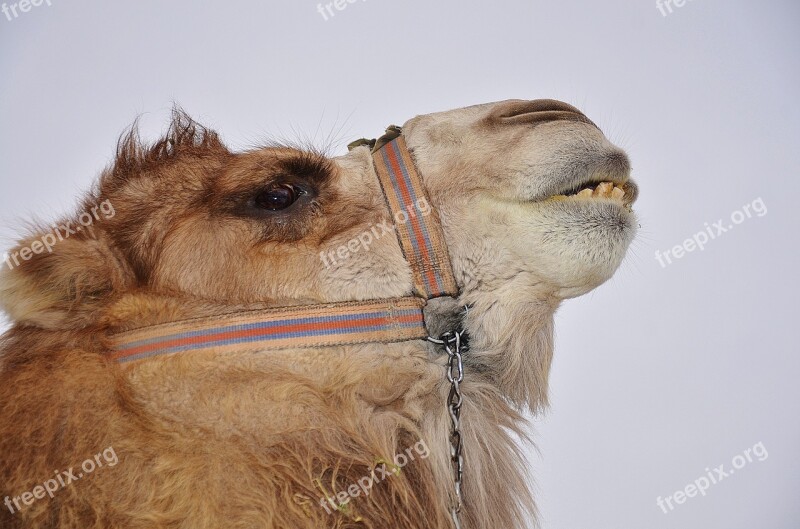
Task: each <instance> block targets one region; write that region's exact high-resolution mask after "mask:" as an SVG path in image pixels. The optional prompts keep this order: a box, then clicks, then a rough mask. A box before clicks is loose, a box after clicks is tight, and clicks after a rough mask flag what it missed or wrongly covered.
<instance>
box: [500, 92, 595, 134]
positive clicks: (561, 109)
mask: <svg viewBox="0 0 800 529" xmlns="http://www.w3.org/2000/svg"><path fill="white" fill-rule="evenodd" d="M491 118H492V119H493V120H494V121H496V122H500V123H504V124H540V123H546V122H549V121H577V122H581V123H587V124H589V125H592V126H594V127H596V126H597V125H595V124H594V123H593V122H592V121H591V120H590V119H589V118H588V117H586V115H585V114H584V113H583V112H581V111H580V110H578V109H577V108H575V107H574V106H572V105H569V104H567V103H564V102H563V101H557V100H555V99H535V100H533V101H519V100H516V101H506V102H504V103H501V104H499V105H497V107H495V109H494V110H493V111H492V115H491Z"/></svg>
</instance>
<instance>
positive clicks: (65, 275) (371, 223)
mask: <svg viewBox="0 0 800 529" xmlns="http://www.w3.org/2000/svg"><path fill="white" fill-rule="evenodd" d="M403 136H404V140H405V143H406V144H407V146H408V152H407V153H406V151H403V153H404V156H405V155H406V154H407V155H408V156H409V157H410V158H411V159H412V161H413V164H414V165H415V166H416V168H417V170H418V172H419V174H420V175H421V178H422V181H423V185H424V188H425V191H426V196H416V195H415V196H416V200H415V201H413V204H412V202H411V201H408V203H407V204H405V205H404V207H406V206H407V207H408V210H407V211H398V210H397V208H394V209H390V208H389V207H388V206H387V196H388V193H387V194H384V192H383V188H382V187H381V182H384V184H383V185H384V186H386V183H385V179H381V178H380V177H381V176H385V175H384V173H383V172H382V166H380V165H379V164H378V165H376V163H375V162H374V160H375V159H377V158H373V153H372V152H371V149H370V147H369V146H360V147H355V148H353V149H352V150H351V151H350V152H349V153H348V154H346V155H343V156H339V157H330V156H326V155H324V154H322V153H320V152H316V151H314V150H309V149H301V148H294V147H287V146H267V147H264V148H259V149H254V150H250V151H246V152H232V151H231V150H229V149H228V148H227V147H226V146H225V145H224V144H223V143H222V142H221V141H220V139H219V138H218V136H217V135H216V134H215V133H214V132H212V131H210V130H207V129H205V128H203V127H201V126H200V125H198V124H196V123H195V122H194V121H192V120H191V119H190V118H189V117H187V116H186V115H185V114H184V113H182V112H176V113H175V116H174V119H173V121H172V124H171V127H170V130H169V132H168V133H167V134H166V136H165V137H164V138H162V139H161V140H159V141H158V142H156V143H155V144H154V145H152V146H143V145H142V143H141V142H140V141H139V139H138V138H137V135H136V133H135V129H134V130H133V131H132V132H131V133H129V134H127V135H126V136H124V137H123V138H122V140H121V141H120V144H119V147H118V152H117V156H116V159H115V161H114V162H113V164H112V165H111V166H110V167H109V168H108V169H107V170H105V171H104V172H103V174H102V176H101V178H100V180H99V182H98V184H97V186H96V188H95V189H94V190H93V191H92V192H91V193H90V194H89V195H88V196H87V197H86V199H85V200H84V201H83V203H82V205H81V206H80V208H79V209H78V211H77V212H76V213H75V214H74V215H72V216H69V217H66V218H64V219H62V220H61V221H59V222H57V223H56V224H55V225H54V226H52V227H51V226H46V227H42V228H41V229H40V230H39V231H38V232H37V233H33V234H31V235H30V236H29V237H28V238H27V239H25V240H22V241H20V243H19V245H18V246H17V247H16V248H14V249H12V250H11V251H10V253H9V254H8V258H7V259H6V260H5V265H3V266H2V268H3V270H2V273H1V274H0V303H1V304H2V307H3V308H4V309H5V311H6V312H7V313H8V314H9V316H10V317H11V319H12V320H13V327H12V329H11V330H9V331H8V333H6V334H5V335H4V336H3V337H2V338H0V411H2V413H0V417H2V420H0V448H2V451H3V452H4V453H6V454H7V455H8V457H6V458H0V478H2V479H0V482H2V484H3V486H4V487H5V489H3V487H0V489H3V490H0V492H2V494H0V496H6V495H10V496H8V497H7V498H6V501H9V498H11V497H14V501H17V500H16V497H15V496H13V495H14V494H16V493H18V492H19V491H23V490H25V488H26V487H29V486H30V484H31V483H37V482H39V481H38V480H41V479H44V477H46V476H48V475H50V473H51V472H52V471H53V469H54V468H68V466H69V465H70V464H74V463H75V462H77V461H81V460H82V459H83V458H85V457H86V456H87V455H88V454H91V453H97V452H96V450H98V447H99V448H102V447H105V446H113V447H114V449H115V450H119V454H120V459H119V460H120V465H119V467H115V469H116V468H119V469H122V468H123V467H124V468H126V470H125V471H124V472H116V471H114V472H112V471H110V470H107V471H104V473H101V472H98V473H96V475H93V476H92V478H91V479H86V480H83V481H82V482H81V485H77V486H76V488H75V489H70V490H81V491H83V492H82V493H81V494H77V493H75V494H70V495H69V496H67V493H66V492H64V494H62V495H61V496H59V498H60V500H59V501H60V502H61V503H58V504H56V503H52V504H50V503H40V504H37V507H36V508H35V509H33V508H32V509H30V510H25V509H23V507H22V506H20V505H16V504H15V505H16V507H17V508H19V509H21V510H22V512H21V513H19V515H17V514H12V513H13V511H11V510H8V511H5V510H1V509H0V525H2V526H3V527H5V526H6V525H8V523H7V522H6V521H5V520H11V521H13V522H14V523H15V524H17V525H10V526H11V527H23V526H24V527H55V526H58V527H74V526H75V525H74V524H75V523H80V524H81V526H88V525H92V524H95V525H97V523H100V522H98V520H112V519H113V520H116V522H114V523H111V522H109V525H107V526H109V527H110V526H114V527H155V526H156V525H158V527H174V526H176V524H177V525H184V526H191V527H203V528H211V527H220V526H222V525H231V526H232V525H236V526H237V527H238V526H241V527H245V526H247V527H250V526H259V527H302V528H304V529H310V528H319V527H344V526H347V527H350V526H352V525H351V524H350V523H349V522H350V521H353V522H356V521H359V520H360V521H362V522H364V524H365V525H364V527H369V528H373V527H385V526H386V522H385V521H386V520H392V524H393V525H392V527H398V528H403V529H418V528H420V527H436V528H445V527H451V525H450V524H451V522H450V516H449V509H450V508H451V507H452V505H451V502H450V499H451V492H452V491H453V490H454V488H453V487H454V481H453V480H454V478H453V468H452V464H451V463H452V461H451V456H450V447H449V442H450V441H452V438H449V437H448V433H449V429H448V427H449V423H450V420H451V418H452V417H453V415H451V413H453V411H452V410H449V411H448V409H447V408H446V404H447V405H450V406H452V405H453V403H452V401H450V399H451V397H448V395H449V394H450V393H449V391H450V386H449V384H448V383H447V381H446V379H445V376H444V372H445V361H446V357H447V355H443V354H442V351H441V350H440V349H438V348H437V347H436V346H434V345H433V344H431V343H428V342H426V341H425V340H424V339H414V340H409V339H405V340H395V341H389V343H374V342H373V341H369V340H366V341H363V342H358V343H356V342H347V341H344V342H341V343H339V344H338V345H336V346H331V347H326V348H314V347H305V348H303V347H304V346H299V345H298V346H297V348H292V349H286V348H282V347H283V346H280V347H276V348H273V349H270V350H266V349H265V350H261V349H259V348H257V347H253V348H240V344H239V342H236V343H235V344H233V347H234V348H235V349H234V350H230V351H226V352H224V354H223V352H222V351H220V350H218V349H215V347H216V346H212V347H211V348H210V349H209V350H206V351H203V352H197V351H192V352H191V353H190V352H188V351H184V352H182V353H178V354H175V355H171V356H168V355H164V356H158V357H157V358H147V359H142V360H141V361H132V362H130V363H125V364H122V363H116V362H114V361H113V357H112V356H111V355H110V354H109V353H113V351H114V342H113V339H114V338H113V336H119V334H120V333H123V334H124V333H125V331H131V330H134V331H133V332H138V330H141V329H142V328H144V330H145V331H147V329H151V328H152V327H153V326H154V325H157V324H172V323H175V322H180V321H184V320H191V321H193V322H196V321H197V320H198V319H203V318H204V317H206V316H214V317H219V316H220V315H222V314H226V316H224V317H228V316H229V315H230V314H233V315H238V314H240V313H241V312H242V311H245V310H249V309H259V308H270V307H286V306H289V305H292V306H295V307H294V308H293V309H291V310H292V311H295V310H298V311H302V310H311V309H309V308H307V307H302V306H303V305H310V304H327V303H330V302H339V301H360V300H373V301H374V300H382V299H385V298H392V299H393V300H394V299H395V298H402V297H409V296H411V295H412V293H414V292H415V288H416V286H415V285H418V283H415V279H414V277H418V276H419V274H418V273H417V272H418V270H415V271H412V269H411V265H410V264H409V262H408V261H407V260H406V257H407V256H405V255H404V253H403V250H402V249H401V243H400V240H399V239H398V237H397V234H396V233H395V230H396V228H397V227H398V226H399V225H400V224H401V223H404V222H408V221H409V219H410V218H412V217H414V216H420V215H421V216H426V215H434V216H436V217H435V218H436V219H438V225H440V227H441V231H442V234H441V238H442V239H444V241H445V243H446V247H447V251H446V253H447V256H446V258H447V260H449V261H450V264H451V265H452V270H453V276H454V280H455V283H456V284H455V285H452V282H451V281H450V276H449V274H448V276H447V277H448V283H450V284H449V285H448V287H449V289H450V290H452V291H455V290H457V291H458V294H457V299H456V298H453V297H447V296H441V297H434V299H431V300H428V302H427V304H426V305H425V309H424V311H425V313H424V320H425V324H426V327H425V329H422V328H421V324H420V323H421V319H422V315H421V314H420V313H419V310H418V309H417V312H416V313H415V317H416V320H415V321H416V322H417V323H418V324H420V325H419V331H420V332H421V333H422V334H415V335H414V337H416V338H421V337H422V336H423V335H424V333H425V332H428V333H431V334H433V335H438V333H439V332H440V331H443V330H453V329H454V326H455V325H457V326H459V327H460V328H461V329H462V330H464V331H465V332H466V333H467V335H468V337H469V347H468V349H467V350H466V353H465V354H464V357H463V359H464V372H465V379H464V382H463V384H462V385H461V386H460V388H461V389H460V390H459V391H461V392H462V394H463V404H464V410H463V411H464V414H463V416H462V419H463V422H462V423H461V431H460V432H459V437H458V438H459V439H461V434H462V433H463V439H464V442H463V445H464V447H465V450H466V452H467V456H466V459H465V460H466V461H467V463H466V467H465V476H466V477H465V480H464V489H463V490H464V506H465V508H464V510H463V513H462V517H463V520H464V526H465V527H472V528H476V529H477V528H485V527H486V528H488V527H508V528H511V527H514V528H518V527H522V525H523V524H524V518H525V516H524V513H525V512H526V511H527V512H533V511H534V510H535V509H534V507H533V502H532V499H531V498H530V495H529V494H528V492H527V490H528V486H527V478H526V476H525V475H524V469H525V465H524V461H522V460H521V459H520V454H521V452H520V450H519V448H518V447H517V445H516V444H515V441H514V439H513V438H512V436H511V435H510V432H512V431H516V432H517V433H520V434H521V435H522V437H525V435H524V433H523V427H522V423H523V417H522V415H521V414H520V413H519V408H521V407H524V406H528V407H530V408H532V409H540V408H542V407H544V406H545V405H546V403H547V378H548V373H549V368H550V362H551V357H552V325H553V314H554V312H555V310H556V308H557V307H558V305H559V303H560V302H561V301H562V300H564V299H566V298H570V297H574V296H578V295H580V294H583V293H586V292H588V291H590V290H591V289H593V288H595V287H597V286H598V285H600V284H601V283H603V282H604V281H606V280H607V279H608V278H609V277H611V275H612V274H613V273H614V271H615V270H616V269H617V267H618V266H619V264H620V262H621V260H622V259H623V256H624V254H625V251H626V249H627V247H628V245H629V243H630V242H631V240H632V239H633V237H634V233H635V230H636V226H637V223H636V219H635V216H634V214H633V213H632V211H631V205H632V203H633V202H634V200H635V198H636V194H637V189H636V186H635V185H634V184H633V182H631V181H630V179H629V172H630V165H629V162H628V158H627V157H626V155H625V154H624V153H623V152H622V151H621V150H620V149H619V148H617V147H615V146H614V145H612V144H611V143H610V142H609V141H608V140H607V139H606V138H605V137H604V136H603V134H602V132H601V131H600V130H599V129H598V128H597V127H596V126H595V125H594V124H593V123H592V122H591V121H590V120H589V119H588V118H587V117H586V116H584V115H583V114H582V113H581V112H579V111H578V110H577V109H575V108H573V107H571V106H569V105H567V104H565V103H560V102H557V101H552V100H539V101H505V102H500V103H493V104H486V105H479V106H473V107H469V108H464V109H460V110H454V111H450V112H442V113H438V114H430V115H425V116H420V117H416V118H413V119H411V120H410V121H408V122H407V123H405V125H404V126H403ZM398 141H399V140H398ZM381 152H385V151H381ZM376 167H377V168H376ZM415 189H416V188H415ZM438 229H439V228H437V231H436V233H437V238H438V236H439V234H438ZM403 240H405V239H403ZM407 247H408V246H407V245H406V248H407ZM438 262H441V261H438ZM433 268H435V267H433ZM406 301H407V300H406ZM411 301H412V302H413V303H415V304H416V305H415V306H416V307H420V306H422V304H423V302H422V301H420V300H419V299H418V298H411ZM392 303H394V301H391V302H389V304H390V305H391V304H392ZM297 306H299V307H297ZM326 306H329V305H326ZM347 306H348V307H352V306H353V304H348V305H347ZM358 306H359V307H360V306H363V305H358ZM465 306H466V307H469V310H468V311H466V312H465V311H464V310H463V309H464V307H465ZM390 311H394V305H392V308H391V309H390ZM257 312H258V311H257ZM268 312H275V311H268ZM212 319H214V318H212ZM215 321H216V320H215ZM166 328H168V329H172V331H171V332H173V333H175V332H178V331H175V330H174V329H175V328H174V326H173V325H167V326H166ZM194 336H198V334H195V335H194ZM144 341H145V342H146V341H147V340H144ZM365 342H367V343H365ZM140 343H141V342H140ZM454 394H455V393H454ZM461 400H462V399H460V398H459V402H461ZM513 405H517V406H516V407H515V406H513ZM448 439H449V440H448ZM423 441H424V443H422V442H423ZM408 443H416V444H413V445H409V444H408ZM419 443H422V444H423V445H424V446H430V447H431V448H430V451H429V452H428V451H427V450H426V451H425V454H426V455H425V456H423V455H422V452H418V453H419V455H420V456H421V457H423V458H425V460H424V462H422V461H421V460H420V461H417V462H416V463H414V464H413V465H411V464H409V465H408V466H407V467H405V468H404V469H403V474H402V476H404V477H403V478H400V477H397V478H392V479H386V480H385V481H383V482H381V483H380V484H379V485H376V486H375V489H376V490H375V493H374V494H370V495H369V496H368V497H359V498H358V499H357V500H356V499H353V501H352V502H350V500H349V499H347V498H350V497H352V496H353V494H354V493H353V492H351V491H352V490H353V489H352V487H350V485H351V484H353V483H356V482H359V483H360V482H361V481H360V480H361V479H363V477H364V476H365V475H366V476H370V475H372V474H371V473H374V472H375V467H376V466H377V465H378V463H377V462H379V461H390V460H389V459H386V457H391V456H392V455H393V454H398V453H400V452H402V451H403V450H406V452H405V453H406V454H409V452H408V451H407V450H408V449H409V448H408V446H421V445H420V444H419ZM31 446H34V447H38V448H37V449H35V450H33V449H31V448H30V447H31ZM115 453H116V452H115ZM15 454H16V455H15ZM428 454H429V455H430V457H427V455H428ZM401 466H402V465H401ZM220 469H230V470H229V471H225V472H222V471H220ZM406 469H407V470H406ZM370 483H371V482H370ZM77 487H83V488H80V489H78V488H77ZM6 489H8V490H6ZM343 490H345V491H348V492H346V493H345V496H346V497H342V496H341V493H342V492H341V491H343ZM197 491H203V493H202V494H198V493H197ZM337 491H338V492H337ZM509 491H512V493H509ZM334 493H335V494H336V501H337V504H334V503H332V502H333V500H331V498H332V495H333V494H334ZM24 497H25V496H22V498H23V500H22V501H23V502H24V501H25V500H24ZM400 498H402V501H401V500H400ZM345 500H346V501H345ZM348 502H349V503H348ZM48 505H49V506H50V507H47V506H48ZM336 505H338V507H336ZM347 505H349V506H350V507H348V508H347V509H345V508H344V507H345V506H347ZM332 507H336V509H338V511H337V510H336V509H333V510H332V509H331V508H332ZM59 513H60V514H59ZM14 516H17V517H16V518H14ZM57 516H59V517H60V518H58V519H59V520H60V521H58V522H55V521H53V520H55V519H56V518H55V517H57ZM79 519H80V522H78V521H77V520H79ZM157 520H158V521H160V522H162V523H161V524H156V521H157ZM359 526H360V525H359Z"/></svg>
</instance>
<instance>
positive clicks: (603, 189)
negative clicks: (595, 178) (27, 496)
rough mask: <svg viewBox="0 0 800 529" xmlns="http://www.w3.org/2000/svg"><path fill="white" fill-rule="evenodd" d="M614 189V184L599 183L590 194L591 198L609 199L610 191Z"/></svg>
mask: <svg viewBox="0 0 800 529" xmlns="http://www.w3.org/2000/svg"><path fill="white" fill-rule="evenodd" d="M612 189H614V184H612V183H611V182H601V183H600V184H599V185H598V186H597V187H596V188H595V190H594V193H592V196H593V197H610V196H611V190H612Z"/></svg>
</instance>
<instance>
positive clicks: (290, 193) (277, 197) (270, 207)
mask: <svg viewBox="0 0 800 529" xmlns="http://www.w3.org/2000/svg"><path fill="white" fill-rule="evenodd" d="M304 193H305V192H304V191H303V190H302V189H300V188H298V187H295V186H293V185H289V184H281V185H276V186H273V187H271V188H269V189H266V190H264V191H261V192H260V193H259V194H257V195H256V197H255V200H254V202H253V205H254V206H255V207H256V208H258V209H263V210H266V211H280V210H282V209H286V208H288V207H289V206H291V205H292V204H294V203H295V202H296V201H297V199H298V198H299V197H300V196H301V195H302V194H304Z"/></svg>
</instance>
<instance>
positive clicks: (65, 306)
mask: <svg viewBox="0 0 800 529" xmlns="http://www.w3.org/2000/svg"><path fill="white" fill-rule="evenodd" d="M0 266H1V267H2V271H0V307H2V309H3V310H4V311H5V312H6V313H7V314H8V316H9V317H10V318H11V320H12V321H13V322H15V323H20V324H23V325H33V326H37V327H42V328H46V329H64V328H79V327H83V326H86V325H87V324H88V323H89V322H90V321H92V320H93V319H94V317H96V316H97V312H98V311H99V309H101V308H102V307H103V306H105V305H106V304H107V303H108V301H109V300H110V298H111V297H112V296H113V294H114V293H115V292H120V291H122V290H123V289H125V287H126V286H128V285H129V283H130V282H131V279H130V278H131V276H132V274H131V273H130V272H129V271H128V267H127V266H126V265H125V264H124V261H123V260H122V258H121V256H120V255H119V254H118V253H117V252H116V251H115V250H113V247H112V246H111V245H110V244H109V243H108V241H107V240H106V239H104V238H103V236H102V233H100V232H99V230H94V229H91V228H90V229H89V230H84V231H80V232H76V234H75V235H71V236H69V237H66V238H65V237H63V235H62V234H61V232H59V233H58V237H56V232H55V231H50V232H42V233H39V234H38V235H36V236H33V237H30V238H28V239H26V240H23V241H21V242H20V244H19V245H18V246H17V247H16V248H14V249H13V250H11V252H9V254H8V255H7V257H6V258H5V261H4V262H3V263H2V264H1V265H0Z"/></svg>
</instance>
